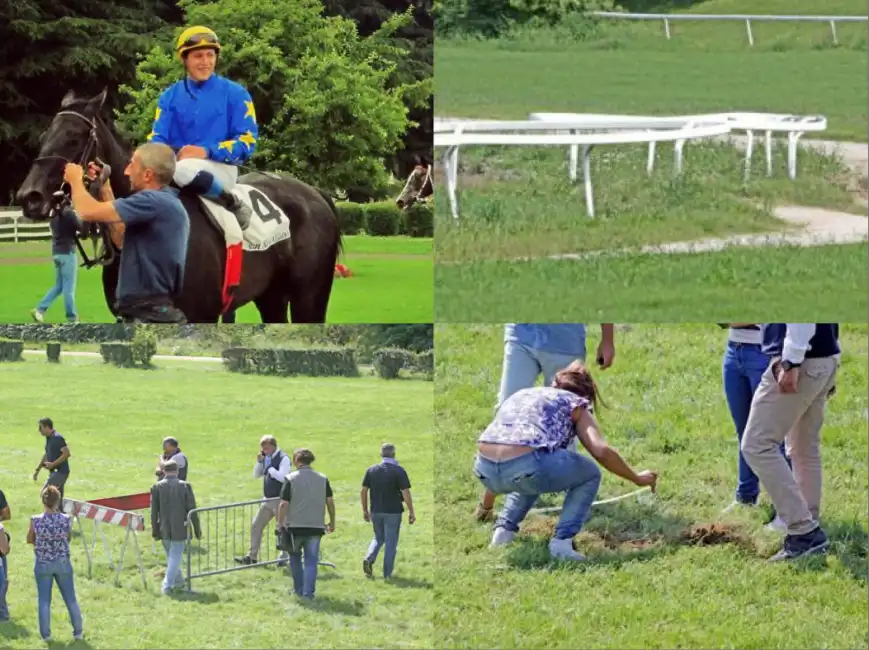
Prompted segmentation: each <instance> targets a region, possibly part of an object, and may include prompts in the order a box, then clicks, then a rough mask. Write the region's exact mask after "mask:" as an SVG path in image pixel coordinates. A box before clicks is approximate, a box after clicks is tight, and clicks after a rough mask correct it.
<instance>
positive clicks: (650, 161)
mask: <svg viewBox="0 0 869 650" xmlns="http://www.w3.org/2000/svg"><path fill="white" fill-rule="evenodd" d="M654 169H655V142H654V141H652V142H650V143H649V154H648V156H646V174H648V175H649V176H651V175H652V171H653V170H654Z"/></svg>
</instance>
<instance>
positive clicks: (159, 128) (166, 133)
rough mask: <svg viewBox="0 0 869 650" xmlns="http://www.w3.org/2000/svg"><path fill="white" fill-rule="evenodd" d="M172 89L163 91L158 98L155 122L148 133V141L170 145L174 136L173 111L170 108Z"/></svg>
mask: <svg viewBox="0 0 869 650" xmlns="http://www.w3.org/2000/svg"><path fill="white" fill-rule="evenodd" d="M170 93H171V89H167V90H165V91H163V93H162V94H161V95H160V98H159V99H158V100H157V110H156V111H155V112H154V124H153V125H152V126H151V132H150V133H149V134H148V137H147V140H148V142H159V143H161V144H166V145H170V146H171V143H170V139H171V138H172V111H171V110H169V103H170Z"/></svg>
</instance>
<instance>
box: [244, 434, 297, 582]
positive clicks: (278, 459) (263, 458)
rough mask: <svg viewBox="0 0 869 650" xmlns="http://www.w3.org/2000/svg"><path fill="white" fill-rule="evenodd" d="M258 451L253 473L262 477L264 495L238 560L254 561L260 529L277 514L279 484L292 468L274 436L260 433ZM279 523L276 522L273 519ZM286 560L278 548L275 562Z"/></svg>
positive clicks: (289, 460)
mask: <svg viewBox="0 0 869 650" xmlns="http://www.w3.org/2000/svg"><path fill="white" fill-rule="evenodd" d="M259 447H260V453H259V454H258V455H257V457H256V465H254V467H253V477H254V478H262V480H263V497H264V498H265V499H267V500H266V501H264V502H263V504H262V505H261V506H260V509H259V511H258V512H257V513H256V516H255V517H254V518H253V522H251V525H250V549H249V550H248V552H247V555H245V556H244V557H237V558H235V561H236V562H238V563H239V564H256V563H257V558H258V557H259V549H260V544H261V543H262V536H263V531H265V529H266V526H268V523H269V522H270V521H271V520H272V518H273V517H277V515H278V504H279V503H280V501H281V500H280V496H281V488H283V487H284V483H285V482H286V479H287V475H288V474H289V473H290V472H291V471H292V459H291V458H290V457H289V456H287V455H286V454H285V453H284V452H283V451H281V449H280V447H278V441H277V440H275V437H274V436H268V435H266V436H263V437H262V438H260V441H259ZM277 523H278V524H280V522H277ZM288 560H289V556H288V554H287V553H286V552H281V555H280V559H279V562H278V566H285V565H286V564H287V562H288Z"/></svg>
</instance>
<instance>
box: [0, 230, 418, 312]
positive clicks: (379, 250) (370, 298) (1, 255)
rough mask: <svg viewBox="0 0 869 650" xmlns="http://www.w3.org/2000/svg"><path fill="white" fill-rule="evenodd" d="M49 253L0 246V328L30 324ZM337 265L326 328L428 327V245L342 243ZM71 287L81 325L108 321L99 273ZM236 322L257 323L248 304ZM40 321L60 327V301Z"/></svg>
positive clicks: (33, 246) (46, 280) (48, 275)
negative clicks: (346, 271)
mask: <svg viewBox="0 0 869 650" xmlns="http://www.w3.org/2000/svg"><path fill="white" fill-rule="evenodd" d="M88 252H89V253H90V251H89V250H88ZM49 253H50V249H49V248H48V244H46V243H45V242H33V243H28V244H2V245H0V323H20V322H25V321H28V320H29V319H30V315H29V311H30V310H31V309H33V307H34V306H35V305H36V303H37V302H38V301H39V300H40V299H41V298H42V296H43V295H44V294H45V292H46V291H47V290H48V288H49V287H50V286H51V285H52V283H53V281H54V269H53V267H52V266H51V257H50V255H49ZM25 258H27V260H26V261H27V263H10V261H11V260H13V259H14V260H16V262H18V261H22V260H24V259H25ZM4 260H6V263H4ZM34 260H37V261H36V263H34ZM41 260H47V261H41ZM340 261H341V262H342V263H343V264H346V265H347V266H348V267H349V268H350V270H351V271H352V273H353V277H350V278H336V280H335V284H334V288H333V290H332V298H331V300H330V303H329V313H328V315H327V321H328V322H330V323H426V322H431V320H432V276H433V272H432V240H431V239H425V238H419V239H416V238H409V237H364V236H351V237H345V238H344V256H343V258H342V259H341V260H340ZM77 282H78V287H77V290H76V306H77V308H78V310H79V313H80V318H81V320H82V322H87V323H99V322H106V321H107V320H108V319H110V318H111V314H110V313H109V311H108V309H107V308H106V304H105V299H104V298H103V288H102V280H101V278H100V272H99V271H98V270H91V271H84V270H83V269H79V274H78V280H77ZM237 319H238V322H239V323H258V322H260V318H259V312H257V310H256V307H255V306H254V305H253V304H251V305H247V306H245V307H243V308H242V309H241V310H239V312H238V316H237ZM46 320H47V321H49V322H63V320H64V311H63V300H62V298H58V300H57V301H56V302H55V303H54V305H52V307H51V309H49V311H48V313H47V315H46Z"/></svg>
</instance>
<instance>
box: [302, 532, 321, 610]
mask: <svg viewBox="0 0 869 650" xmlns="http://www.w3.org/2000/svg"><path fill="white" fill-rule="evenodd" d="M303 547H304V549H305V571H304V587H303V589H302V596H304V597H305V598H313V597H314V591H316V588H317V569H318V568H319V564H320V536H319V535H312V536H311V537H308V538H306V539H305V540H304V543H303Z"/></svg>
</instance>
